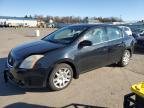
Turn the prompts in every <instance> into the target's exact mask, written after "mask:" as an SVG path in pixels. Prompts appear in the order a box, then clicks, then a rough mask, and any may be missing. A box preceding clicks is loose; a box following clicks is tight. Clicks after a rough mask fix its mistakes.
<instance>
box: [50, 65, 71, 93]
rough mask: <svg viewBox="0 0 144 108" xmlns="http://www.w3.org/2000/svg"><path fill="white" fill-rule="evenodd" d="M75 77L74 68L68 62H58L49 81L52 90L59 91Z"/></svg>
mask: <svg viewBox="0 0 144 108" xmlns="http://www.w3.org/2000/svg"><path fill="white" fill-rule="evenodd" d="M72 78H73V70H72V68H71V66H69V65H68V64H65V63H62V64H57V65H56V66H55V67H54V69H53V71H52V73H51V74H50V77H49V80H48V83H49V86H50V89H51V90H54V91H58V90H62V89H64V88H66V87H67V86H68V85H69V84H70V83H71V80H72Z"/></svg>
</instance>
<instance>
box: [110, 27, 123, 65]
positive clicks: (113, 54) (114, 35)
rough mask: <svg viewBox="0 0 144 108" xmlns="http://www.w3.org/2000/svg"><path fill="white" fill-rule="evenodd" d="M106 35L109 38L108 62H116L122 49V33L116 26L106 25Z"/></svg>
mask: <svg viewBox="0 0 144 108" xmlns="http://www.w3.org/2000/svg"><path fill="white" fill-rule="evenodd" d="M107 36H108V38H109V41H108V47H109V50H108V51H109V56H108V58H109V64H112V63H116V62H118V61H119V60H120V59H121V57H122V54H123V51H124V42H123V33H122V30H121V29H119V28H117V27H107Z"/></svg>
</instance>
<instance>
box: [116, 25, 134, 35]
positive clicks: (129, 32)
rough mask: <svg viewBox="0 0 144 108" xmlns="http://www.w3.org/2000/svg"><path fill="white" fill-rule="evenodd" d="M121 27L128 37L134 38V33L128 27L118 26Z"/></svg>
mask: <svg viewBox="0 0 144 108" xmlns="http://www.w3.org/2000/svg"><path fill="white" fill-rule="evenodd" d="M118 27H120V28H121V29H122V30H123V31H124V32H125V33H126V34H127V35H129V36H132V31H131V29H130V28H129V27H127V26H118Z"/></svg>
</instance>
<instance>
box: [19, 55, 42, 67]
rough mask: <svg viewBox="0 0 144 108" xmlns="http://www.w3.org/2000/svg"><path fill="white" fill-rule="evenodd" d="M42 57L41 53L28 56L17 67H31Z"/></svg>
mask: <svg viewBox="0 0 144 108" xmlns="http://www.w3.org/2000/svg"><path fill="white" fill-rule="evenodd" d="M42 57H43V55H32V56H29V57H27V58H26V59H25V60H24V61H23V62H22V63H21V65H20V67H19V68H23V69H32V68H33V67H34V65H35V64H36V62H37V61H38V60H39V59H40V58H42Z"/></svg>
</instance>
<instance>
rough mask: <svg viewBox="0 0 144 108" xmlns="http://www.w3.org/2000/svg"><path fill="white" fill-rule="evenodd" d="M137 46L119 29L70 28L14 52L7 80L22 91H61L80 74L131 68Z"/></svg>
mask: <svg viewBox="0 0 144 108" xmlns="http://www.w3.org/2000/svg"><path fill="white" fill-rule="evenodd" d="M134 44H135V40H134V38H133V37H132V36H128V35H126V34H125V32H123V30H122V29H120V28H119V27H116V26H112V25H102V24H101V25H87V24H86V25H84V24H81V25H71V26H68V27H64V28H62V29H59V30H57V31H55V32H53V33H51V34H49V35H48V36H46V37H44V38H43V39H41V40H39V41H34V42H31V43H25V44H23V45H20V46H17V47H16V48H13V49H12V50H11V51H10V53H9V55H8V59H7V64H6V69H5V71H4V78H5V81H6V82H7V81H10V82H14V83H15V84H18V85H19V86H23V87H47V86H49V88H51V89H52V90H61V89H64V88H66V87H67V86H68V85H69V84H70V82H71V80H72V79H73V78H75V79H77V78H79V75H80V74H81V73H85V72H87V71H90V70H92V69H96V68H100V67H102V66H106V65H110V64H113V63H117V64H119V65H121V66H126V65H128V63H129V60H130V58H131V57H132V54H133V48H134Z"/></svg>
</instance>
